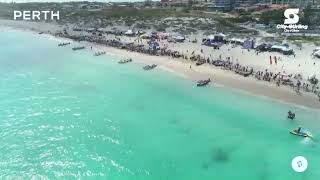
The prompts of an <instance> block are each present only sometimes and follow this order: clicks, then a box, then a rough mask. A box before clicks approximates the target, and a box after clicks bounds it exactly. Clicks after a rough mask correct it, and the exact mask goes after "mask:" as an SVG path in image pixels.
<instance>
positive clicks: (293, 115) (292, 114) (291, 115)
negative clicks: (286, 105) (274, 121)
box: [288, 110, 296, 119]
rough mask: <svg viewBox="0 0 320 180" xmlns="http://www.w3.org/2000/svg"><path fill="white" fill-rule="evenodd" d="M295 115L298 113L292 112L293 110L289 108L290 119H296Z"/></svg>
mask: <svg viewBox="0 0 320 180" xmlns="http://www.w3.org/2000/svg"><path fill="white" fill-rule="evenodd" d="M295 116H296V114H295V113H293V112H291V110H289V112H288V118H289V119H294V118H295Z"/></svg>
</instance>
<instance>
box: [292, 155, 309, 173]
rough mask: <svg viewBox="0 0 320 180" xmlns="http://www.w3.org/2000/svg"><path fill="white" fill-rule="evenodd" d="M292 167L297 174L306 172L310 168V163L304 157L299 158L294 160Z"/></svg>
mask: <svg viewBox="0 0 320 180" xmlns="http://www.w3.org/2000/svg"><path fill="white" fill-rule="evenodd" d="M291 167H292V169H293V170H294V171H295V172H299V173H300V172H304V171H305V170H306V169H307V168H308V161H307V159H306V158H305V157H303V156H297V157H295V158H293V159H292V161H291Z"/></svg>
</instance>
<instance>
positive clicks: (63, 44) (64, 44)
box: [58, 42, 70, 46]
mask: <svg viewBox="0 0 320 180" xmlns="http://www.w3.org/2000/svg"><path fill="white" fill-rule="evenodd" d="M69 44H70V43H69V42H68V43H60V44H58V46H66V45H69Z"/></svg>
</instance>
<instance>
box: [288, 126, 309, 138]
mask: <svg viewBox="0 0 320 180" xmlns="http://www.w3.org/2000/svg"><path fill="white" fill-rule="evenodd" d="M290 134H292V135H295V136H301V137H308V138H311V139H313V135H312V134H311V133H310V132H309V131H306V130H304V129H302V128H301V127H299V128H297V129H293V130H291V131H290Z"/></svg>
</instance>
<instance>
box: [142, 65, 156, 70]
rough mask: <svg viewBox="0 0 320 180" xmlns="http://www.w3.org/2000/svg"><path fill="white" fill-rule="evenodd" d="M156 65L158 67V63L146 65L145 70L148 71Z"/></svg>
mask: <svg viewBox="0 0 320 180" xmlns="http://www.w3.org/2000/svg"><path fill="white" fill-rule="evenodd" d="M155 67H157V65H156V64H152V65H146V66H144V67H143V69H144V70H145V71H148V70H151V69H154V68H155Z"/></svg>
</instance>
